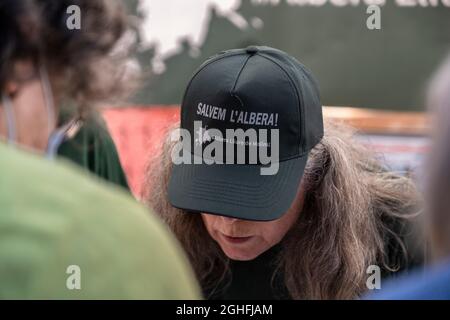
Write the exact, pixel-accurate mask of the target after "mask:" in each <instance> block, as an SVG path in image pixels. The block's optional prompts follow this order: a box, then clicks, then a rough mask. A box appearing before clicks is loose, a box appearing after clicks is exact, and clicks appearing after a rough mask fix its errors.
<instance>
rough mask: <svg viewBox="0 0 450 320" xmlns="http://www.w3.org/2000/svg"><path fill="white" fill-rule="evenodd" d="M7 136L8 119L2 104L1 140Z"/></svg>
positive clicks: (0, 114)
mask: <svg viewBox="0 0 450 320" xmlns="http://www.w3.org/2000/svg"><path fill="white" fill-rule="evenodd" d="M4 137H6V119H5V115H4V114H3V106H2V105H0V140H1V139H3V138H4Z"/></svg>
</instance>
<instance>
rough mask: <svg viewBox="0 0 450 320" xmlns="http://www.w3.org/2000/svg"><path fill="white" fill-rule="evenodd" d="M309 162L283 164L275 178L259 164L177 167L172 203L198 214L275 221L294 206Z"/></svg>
mask: <svg viewBox="0 0 450 320" xmlns="http://www.w3.org/2000/svg"><path fill="white" fill-rule="evenodd" d="M307 159H308V156H307V155H304V156H303V157H299V158H294V159H291V160H287V161H282V162H280V163H279V169H278V172H277V173H276V174H274V175H261V171H260V169H261V166H257V165H239V164H233V165H231V164H227V165H224V164H213V165H207V164H204V163H203V164H180V165H173V169H172V174H171V178H170V182H169V191H168V192H169V201H170V203H171V204H172V205H173V206H174V207H176V208H180V209H184V210H189V211H194V212H202V213H209V214H216V215H222V216H227V217H233V218H238V219H245V220H256V221H271V220H275V219H278V218H280V217H281V216H282V215H283V214H284V213H285V212H286V211H287V210H288V209H289V208H290V206H291V205H292V202H293V201H294V199H295V196H296V195H297V191H298V186H299V184H300V181H301V178H302V176H303V172H304V169H305V166H306V162H307Z"/></svg>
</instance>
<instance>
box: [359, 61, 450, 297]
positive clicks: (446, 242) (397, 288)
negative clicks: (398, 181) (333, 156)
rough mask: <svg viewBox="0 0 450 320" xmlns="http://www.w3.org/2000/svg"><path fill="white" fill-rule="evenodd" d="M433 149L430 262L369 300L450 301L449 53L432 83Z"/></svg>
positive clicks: (430, 161) (429, 182)
mask: <svg viewBox="0 0 450 320" xmlns="http://www.w3.org/2000/svg"><path fill="white" fill-rule="evenodd" d="M428 108H429V110H430V111H431V112H432V114H431V117H432V125H431V128H432V129H431V130H432V132H431V133H432V137H433V142H432V149H431V153H430V157H429V159H428V163H427V166H426V168H425V170H428V171H426V175H427V176H426V177H427V180H426V184H427V197H428V202H427V203H428V213H427V217H426V218H427V229H428V234H429V241H430V243H431V247H432V250H431V255H432V257H433V260H434V261H433V264H432V265H431V266H428V267H427V268H425V270H422V269H421V270H418V271H417V272H416V273H413V274H410V275H408V276H405V277H403V278H401V279H396V280H395V281H390V282H388V283H386V285H383V284H382V286H381V291H379V292H377V293H375V294H372V295H369V296H368V297H367V298H368V299H376V300H378V299H380V300H450V198H449V194H450V144H449V143H448V141H449V140H450V56H449V57H448V58H447V60H446V62H445V63H444V65H443V66H442V67H441V68H440V69H439V71H438V72H437V74H436V76H435V77H434V79H433V80H432V82H431V85H430V88H429V92H428Z"/></svg>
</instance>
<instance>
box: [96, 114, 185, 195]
mask: <svg viewBox="0 0 450 320" xmlns="http://www.w3.org/2000/svg"><path fill="white" fill-rule="evenodd" d="M179 113H180V109H179V107H177V106H153V107H151V108H148V107H146V108H144V107H142V108H139V107H130V108H120V109H113V108H110V109H105V110H103V116H104V118H105V120H106V123H107V124H108V129H109V130H110V132H111V136H112V138H113V139H114V142H115V143H116V146H117V150H118V151H119V156H120V161H121V162H122V166H123V168H124V170H125V173H126V175H127V178H128V183H129V185H130V188H131V191H132V192H133V194H134V195H135V196H136V197H138V198H139V197H140V194H141V190H142V183H143V182H144V177H145V168H146V165H147V163H148V161H149V159H150V157H151V156H153V155H156V154H158V152H160V151H161V144H162V141H163V139H164V134H165V132H166V131H167V128H168V127H170V126H171V125H173V124H175V123H176V122H178V121H179V119H180V114H179Z"/></svg>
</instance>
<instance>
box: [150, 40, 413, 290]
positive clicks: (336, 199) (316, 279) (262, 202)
mask: <svg viewBox="0 0 450 320" xmlns="http://www.w3.org/2000/svg"><path fill="white" fill-rule="evenodd" d="M258 119H259V120H258ZM242 132H250V133H251V132H253V133H256V135H255V134H254V135H252V134H248V136H244V137H242V135H241V134H242ZM232 134H235V135H236V136H235V137H233V136H230V135H232ZM240 135H241V136H240ZM269 137H270V138H269ZM189 138H190V139H189ZM186 141H188V142H187V143H186ZM241 146H244V148H243V149H242V148H239V147H241ZM251 146H253V148H252V147H251ZM255 146H256V147H255ZM255 155H256V156H255ZM180 159H181V160H182V161H180ZM267 159H269V160H270V161H266V160H267ZM147 186H148V187H147V188H146V189H145V190H146V191H145V194H144V200H145V202H146V203H147V205H149V206H151V207H152V208H153V209H154V210H155V211H156V212H157V213H158V214H159V215H160V216H161V217H162V218H163V219H164V220H165V221H166V223H167V224H168V225H169V226H170V228H171V229H172V230H173V232H174V233H175V234H176V236H177V237H178V239H179V240H180V242H181V243H182V245H183V246H184V249H185V250H186V252H187V254H188V256H189V258H190V261H191V264H192V265H193V267H194V270H195V271H196V274H197V277H198V279H199V281H200V283H201V285H202V289H203V292H204V294H205V296H206V297H208V298H210V299H274V298H275V299H276V298H280V299H351V298H355V297H358V296H360V295H361V294H362V293H363V292H364V291H365V290H366V289H367V287H366V281H367V278H368V276H369V275H368V274H367V273H366V271H367V268H368V267H369V266H370V265H378V266H379V267H380V268H381V271H382V273H383V275H385V276H387V275H389V274H392V273H393V271H395V270H402V269H405V268H408V267H409V266H410V265H411V264H412V263H414V261H417V262H420V260H421V256H420V254H419V255H418V256H414V255H412V254H411V253H410V252H409V251H408V250H407V248H405V237H406V236H405V233H406V231H405V230H406V229H408V230H409V222H407V218H410V217H412V216H414V215H415V214H416V211H417V210H418V209H419V206H420V201H419V198H418V194H417V190H416V188H415V186H414V184H413V182H412V181H411V180H410V179H408V178H406V177H402V176H399V175H396V174H394V173H391V172H389V171H387V170H385V168H384V167H383V166H382V165H381V164H380V163H379V162H378V161H377V160H375V158H374V157H373V155H372V154H371V153H370V152H369V151H368V150H367V149H365V148H364V147H363V146H362V145H360V144H359V143H357V142H356V141H355V140H354V139H353V134H352V131H351V130H350V129H348V128H344V127H343V126H342V125H338V124H333V123H329V122H326V123H325V126H324V121H323V116H322V105H321V103H320V97H319V87H318V84H317V81H316V80H315V79H314V76H313V75H312V73H311V72H310V71H309V70H308V69H307V68H306V67H305V66H304V65H302V64H301V63H300V62H298V61H297V60H296V59H294V58H293V57H291V56H289V55H288V54H286V53H284V52H282V51H280V50H277V49H273V48H270V47H256V46H251V47H248V48H245V49H235V50H229V51H225V52H222V53H219V54H218V55H216V56H213V57H211V58H210V59H208V60H207V61H206V62H205V63H203V65H202V66H200V68H199V69H198V70H197V72H196V73H195V74H194V76H193V77H192V79H191V81H190V82H189V84H188V86H187V88H186V91H185V94H184V97H183V101H182V105H181V124H180V128H179V130H177V132H176V134H174V132H171V133H170V135H169V136H168V139H167V142H166V143H165V146H164V148H163V152H162V154H161V157H160V159H158V160H157V161H151V162H150V164H149V170H148V177H147ZM150 186H151V187H150Z"/></svg>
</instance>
